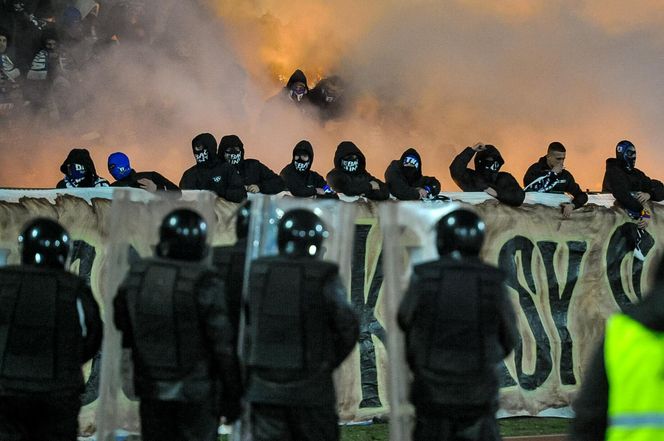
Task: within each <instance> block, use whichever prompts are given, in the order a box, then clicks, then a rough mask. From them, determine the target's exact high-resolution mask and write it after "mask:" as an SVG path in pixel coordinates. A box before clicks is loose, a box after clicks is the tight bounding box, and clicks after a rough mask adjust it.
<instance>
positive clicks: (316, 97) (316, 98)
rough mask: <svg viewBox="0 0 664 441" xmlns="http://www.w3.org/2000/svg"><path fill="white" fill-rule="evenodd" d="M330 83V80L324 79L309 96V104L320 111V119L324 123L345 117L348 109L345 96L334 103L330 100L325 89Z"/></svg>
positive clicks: (336, 99)
mask: <svg viewBox="0 0 664 441" xmlns="http://www.w3.org/2000/svg"><path fill="white" fill-rule="evenodd" d="M329 82H330V79H329V78H324V79H322V80H320V81H319V82H318V84H316V86H315V87H314V88H313V89H311V90H310V91H309V93H308V94H307V95H308V97H309V102H310V103H311V104H312V105H314V106H315V107H316V108H317V109H318V117H319V118H320V119H321V120H322V121H327V120H330V119H337V118H340V117H342V116H343V115H344V113H345V112H346V108H347V103H346V98H345V96H344V95H341V96H337V97H335V98H334V100H333V101H329V100H328V96H327V95H326V94H325V89H326V87H327V86H328V84H329Z"/></svg>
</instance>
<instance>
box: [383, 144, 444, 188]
mask: <svg viewBox="0 0 664 441" xmlns="http://www.w3.org/2000/svg"><path fill="white" fill-rule="evenodd" d="M406 162H408V164H409V165H406ZM385 182H387V186H388V188H389V189H390V193H392V194H393V195H394V196H395V197H396V198H397V199H400V200H402V201H412V200H417V199H421V196H420V192H419V189H420V188H421V189H426V190H427V193H428V194H429V195H431V196H436V195H437V194H438V193H440V181H438V179H436V178H434V177H433V176H423V175H422V158H421V157H420V154H419V153H418V152H417V150H415V149H413V148H411V149H408V150H406V151H405V152H404V153H403V155H401V158H400V159H399V160H395V161H392V162H391V163H390V165H389V166H388V167H387V170H385Z"/></svg>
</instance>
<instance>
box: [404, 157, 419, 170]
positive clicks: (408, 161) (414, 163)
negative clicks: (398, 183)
mask: <svg viewBox="0 0 664 441" xmlns="http://www.w3.org/2000/svg"><path fill="white" fill-rule="evenodd" d="M403 165H404V166H405V167H409V168H420V162H419V161H418V160H417V158H416V157H414V156H406V157H405V158H403Z"/></svg>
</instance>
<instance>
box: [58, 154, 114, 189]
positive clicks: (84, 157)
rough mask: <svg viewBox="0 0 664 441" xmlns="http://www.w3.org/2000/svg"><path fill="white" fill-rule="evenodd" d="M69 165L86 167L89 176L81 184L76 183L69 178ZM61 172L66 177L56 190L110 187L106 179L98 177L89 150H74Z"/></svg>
mask: <svg viewBox="0 0 664 441" xmlns="http://www.w3.org/2000/svg"><path fill="white" fill-rule="evenodd" d="M69 164H80V165H82V166H84V167H85V169H86V170H87V174H86V176H85V178H84V179H83V180H82V181H81V182H78V183H77V182H74V181H73V180H72V179H71V178H70V177H69V176H67V167H68V166H69ZM60 171H61V172H62V173H63V174H64V175H65V177H64V179H62V180H60V182H58V184H57V185H56V186H55V188H91V187H108V186H109V183H108V181H107V180H106V179H104V178H101V177H99V175H97V170H96V169H95V164H94V162H92V157H90V152H89V151H88V150H87V149H72V150H71V151H70V152H69V154H68V155H67V158H66V159H65V161H64V162H63V163H62V165H61V166H60Z"/></svg>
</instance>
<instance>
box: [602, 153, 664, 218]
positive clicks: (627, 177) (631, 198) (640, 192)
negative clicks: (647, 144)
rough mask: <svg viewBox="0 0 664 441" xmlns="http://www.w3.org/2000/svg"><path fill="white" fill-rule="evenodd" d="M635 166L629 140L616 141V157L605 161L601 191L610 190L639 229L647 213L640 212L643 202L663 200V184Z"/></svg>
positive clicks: (634, 155) (606, 191)
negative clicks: (635, 221) (636, 222)
mask: <svg viewBox="0 0 664 441" xmlns="http://www.w3.org/2000/svg"><path fill="white" fill-rule="evenodd" d="M635 165H636V147H634V144H632V143H631V142H630V141H627V140H623V141H620V142H619V143H618V145H617V146H616V157H615V158H609V159H607V160H606V171H605V172H604V182H602V192H604V193H611V194H612V195H613V197H614V198H616V201H617V202H618V203H619V204H620V205H621V206H622V207H623V208H624V209H625V210H627V213H628V214H629V216H630V217H631V218H632V219H635V220H637V221H638V225H639V228H641V229H644V228H646V227H647V226H648V216H649V215H648V214H647V213H646V212H644V204H645V203H646V202H648V201H661V200H664V185H662V183H661V182H660V181H657V180H654V179H650V178H649V177H648V176H646V174H645V173H643V172H642V171H641V170H639V169H638V168H636V167H635Z"/></svg>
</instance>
